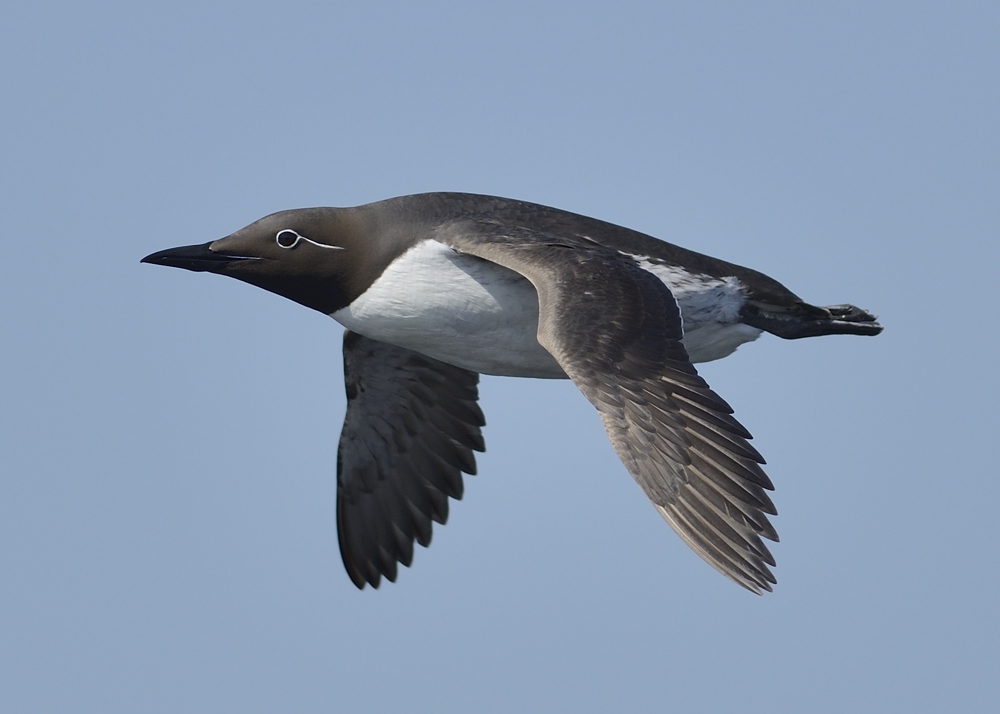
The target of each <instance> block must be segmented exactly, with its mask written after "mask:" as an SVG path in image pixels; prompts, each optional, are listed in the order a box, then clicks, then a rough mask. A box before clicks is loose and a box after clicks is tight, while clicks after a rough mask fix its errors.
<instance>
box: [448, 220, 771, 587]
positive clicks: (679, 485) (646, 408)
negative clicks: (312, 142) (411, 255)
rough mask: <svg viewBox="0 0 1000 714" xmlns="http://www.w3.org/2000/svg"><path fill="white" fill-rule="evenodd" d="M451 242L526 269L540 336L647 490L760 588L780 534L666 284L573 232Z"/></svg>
mask: <svg viewBox="0 0 1000 714" xmlns="http://www.w3.org/2000/svg"><path fill="white" fill-rule="evenodd" d="M444 235H445V236H446V238H447V240H448V242H449V243H451V244H452V245H454V246H455V247H456V248H457V249H459V250H462V251H464V252H467V253H471V254H473V255H477V256H479V257H481V258H485V259H486V260H491V261H493V262H495V263H498V264H500V265H503V266H505V267H507V268H510V269H512V270H516V271H517V272H519V273H521V274H522V275H524V276H525V277H526V278H528V279H529V280H530V281H531V282H532V284H533V285H534V286H535V289H536V290H537V291H538V301H539V326H538V340H539V342H540V343H541V344H542V345H543V346H544V347H545V348H546V349H547V350H548V351H549V352H551V353H552V355H553V356H554V357H555V358H556V360H557V361H558V362H559V365H560V366H561V367H562V368H563V369H564V370H565V371H566V374H567V375H569V377H570V378H571V379H572V380H573V382H574V383H575V384H576V385H577V386H578V387H579V388H580V390H581V391H582V392H583V393H584V395H586V397H587V399H589V400H590V402H591V403H592V404H593V405H594V406H595V407H597V410H598V412H599V413H600V416H601V419H602V421H603V422H604V426H605V428H606V429H607V432H608V436H609V437H610V439H611V443H612V444H613V445H614V448H615V451H617V452H618V456H619V457H620V458H621V460H622V462H623V463H624V464H625V467H626V468H627V469H628V470H629V472H630V473H631V474H632V476H633V477H634V478H635V480H636V481H637V482H638V483H639V486H641V487H642V489H643V491H644V492H645V493H646V495H647V496H648V497H649V498H650V500H651V501H652V502H653V504H654V505H655V506H656V508H657V510H659V512H660V513H661V515H662V516H663V517H664V518H665V519H666V521H667V522H668V523H669V524H670V525H671V526H672V527H673V529H674V530H675V531H676V532H677V533H678V535H680V536H681V538H683V539H684V541H685V542H686V543H687V544H688V545H690V546H691V548H692V549H694V551H695V552H696V553H698V555H700V556H701V557H702V558H704V559H705V560H706V561H708V562H709V563H710V564H711V565H712V566H713V567H715V568H716V569H717V570H719V571H720V572H721V573H722V574H724V575H726V576H727V577H729V578H731V579H732V580H734V581H736V582H737V583H739V584H740V585H742V586H743V587H745V588H747V589H749V590H751V591H753V592H756V593H760V592H761V590H771V583H774V582H776V581H775V579H774V576H773V575H772V574H771V571H770V570H769V569H768V565H774V559H773V558H772V556H771V554H770V553H769V552H768V550H767V548H766V547H765V546H764V543H763V542H762V541H761V536H763V537H765V538H769V539H771V540H777V534H776V533H775V531H774V529H773V528H772V527H771V524H770V523H769V522H768V520H767V517H766V515H765V514H767V513H771V514H774V513H776V511H775V509H774V505H773V504H772V503H771V500H770V498H769V497H768V495H767V494H766V493H765V489H773V486H772V485H771V482H770V480H769V479H768V478H767V476H766V475H765V474H764V472H763V470H762V469H761V468H760V464H762V463H764V460H763V458H761V456H760V454H758V453H757V451H756V450H755V449H754V448H753V447H752V446H750V444H749V443H748V442H747V439H749V438H750V434H749V433H748V432H747V431H746V429H744V428H743V427H742V426H741V425H740V424H739V423H738V422H737V421H736V420H735V419H734V418H733V417H732V416H731V414H732V411H733V410H732V409H731V408H730V407H729V405H728V404H726V402H725V401H723V400H722V398H720V397H719V396H718V395H717V394H715V392H713V391H712V390H711V389H710V388H709V387H708V385H707V384H706V383H705V381H704V380H703V379H702V378H701V377H700V376H698V373H697V372H696V371H695V368H694V367H693V366H692V365H691V362H690V361H689V359H688V355H687V352H686V351H685V349H684V345H683V344H682V342H681V337H682V335H683V332H682V323H681V316H680V313H679V310H678V307H677V302H676V301H675V300H674V297H673V295H672V294H671V293H670V290H669V289H668V288H667V287H666V286H665V285H664V284H663V283H662V282H661V281H660V280H659V279H658V278H657V277H656V276H654V275H652V274H651V273H649V272H647V271H645V270H643V269H642V268H640V267H639V266H638V265H637V264H636V263H635V261H633V260H632V259H631V258H630V257H628V256H625V255H622V254H620V253H616V252H614V251H610V250H607V249H605V248H601V247H599V246H595V245H594V244H593V242H592V241H587V240H586V239H582V240H580V239H577V238H576V237H573V236H570V237H566V236H552V235H546V234H539V233H537V232H530V233H529V234H527V235H522V234H519V233H518V232H517V231H511V230H510V229H509V228H504V227H501V226H496V227H493V226H490V225H481V224H480V225H476V226H461V225H455V226H452V227H451V228H450V230H449V231H448V232H447V233H446V234H444Z"/></svg>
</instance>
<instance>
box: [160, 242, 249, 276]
mask: <svg viewBox="0 0 1000 714" xmlns="http://www.w3.org/2000/svg"><path fill="white" fill-rule="evenodd" d="M210 245H212V244H211V243H203V244H201V245H185V246H182V247H180V248H170V249H168V250H161V251H159V252H158V253H152V254H150V255H147V256H146V257H145V258H143V259H142V261H141V262H143V263H152V264H153V265H166V266H169V267H171V268H184V269H185V270H194V271H197V272H205V271H208V272H210V273H217V272H219V271H220V270H222V268H224V267H225V266H227V265H229V264H230V263H235V262H237V261H241V260H259V258H254V257H250V256H245V255H225V254H224V253H216V252H215V251H213V250H212V249H211V248H209V246H210Z"/></svg>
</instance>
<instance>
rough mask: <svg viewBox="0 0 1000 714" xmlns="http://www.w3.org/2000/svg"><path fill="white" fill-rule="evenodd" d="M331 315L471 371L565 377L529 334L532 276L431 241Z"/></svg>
mask: <svg viewBox="0 0 1000 714" xmlns="http://www.w3.org/2000/svg"><path fill="white" fill-rule="evenodd" d="M331 317H333V318H334V319H335V320H337V322H339V323H340V324H342V325H343V326H344V327H346V328H348V329H350V330H353V331H355V332H357V333H359V334H362V335H364V336H366V337H370V338H372V339H373V340H380V341H382V342H388V343H391V344H394V345H399V346H401V347H406V348H408V349H412V350H416V351H417V352H421V353H423V354H426V355H428V356H430V357H434V358H436V359H439V360H442V361H444V362H448V363H450V364H454V365H457V366H459V367H464V368H465V369H469V370H472V371H474V372H480V373H482V374H496V375H501V376H507V377H544V378H564V377H565V376H566V375H565V374H564V373H563V371H562V369H560V367H559V365H558V364H557V363H556V361H555V359H554V358H553V357H552V355H550V354H549V353H548V352H547V351H546V350H545V349H544V348H543V347H542V346H541V345H539V344H538V340H537V339H536V337H535V335H536V332H537V330H538V296H537V294H536V293H535V289H534V287H532V285H531V283H529V282H528V281H527V280H526V279H525V278H523V277H521V276H520V275H519V274H517V273H515V272H513V271H511V270H508V269H506V268H503V267H501V266H499V265H496V264H495V263H490V262H488V261H485V260H481V259H479V258H475V257H473V256H469V255H463V254H460V253H458V252H456V251H455V250H453V249H452V248H450V247H448V246H446V245H444V244H442V243H439V242H437V241H432V240H427V241H422V242H421V243H418V244H417V245H415V246H414V247H413V248H411V249H410V250H409V251H408V252H407V253H406V254H404V255H403V256H402V257H400V258H398V259H396V260H395V261H393V262H392V264H391V265H390V266H389V267H388V268H387V269H386V270H385V272H384V273H382V275H381V276H380V277H379V279H378V280H376V281H375V282H374V283H373V284H372V286H371V287H370V288H368V290H367V291H366V292H365V293H364V294H363V295H361V297H359V298H358V299H357V300H355V301H354V302H352V303H351V304H350V305H348V306H347V307H345V308H344V309H342V310H338V311H337V312H335V313H333V314H332V315H331Z"/></svg>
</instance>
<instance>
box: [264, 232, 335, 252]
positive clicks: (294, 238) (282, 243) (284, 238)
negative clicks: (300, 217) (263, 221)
mask: <svg viewBox="0 0 1000 714" xmlns="http://www.w3.org/2000/svg"><path fill="white" fill-rule="evenodd" d="M289 241H291V242H290V243H289ZM301 241H305V242H306V243H309V244H311V245H314V246H316V247H317V248H329V249H330V250H343V247H342V246H339V245H327V244H326V243H317V242H316V241H314V240H309V239H308V238H306V237H305V236H303V235H299V234H298V233H297V232H295V231H293V230H292V229H291V228H284V229H282V230H280V231H278V232H277V233H275V234H274V242H275V243H277V244H278V246H279V247H281V248H284V249H285V250H291V249H292V248H294V247H295V246H297V245H298V244H299V243H300V242H301Z"/></svg>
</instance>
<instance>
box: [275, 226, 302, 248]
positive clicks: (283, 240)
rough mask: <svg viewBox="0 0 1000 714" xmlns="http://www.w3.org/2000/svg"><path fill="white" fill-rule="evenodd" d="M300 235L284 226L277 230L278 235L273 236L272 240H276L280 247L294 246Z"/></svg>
mask: <svg viewBox="0 0 1000 714" xmlns="http://www.w3.org/2000/svg"><path fill="white" fill-rule="evenodd" d="M301 237H302V236H300V235H299V234H298V233H296V232H295V231H293V230H290V229H287V228H286V229H285V230H283V231H278V235H276V236H275V237H274V240H275V241H277V243H278V245H280V246H281V247H282V248H294V247H295V246H296V244H298V242H299V239H300V238H301Z"/></svg>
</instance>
